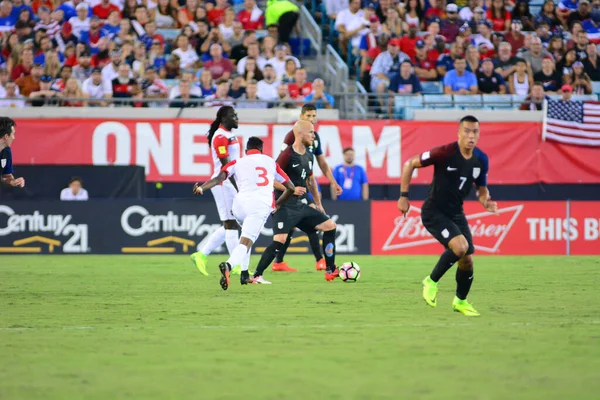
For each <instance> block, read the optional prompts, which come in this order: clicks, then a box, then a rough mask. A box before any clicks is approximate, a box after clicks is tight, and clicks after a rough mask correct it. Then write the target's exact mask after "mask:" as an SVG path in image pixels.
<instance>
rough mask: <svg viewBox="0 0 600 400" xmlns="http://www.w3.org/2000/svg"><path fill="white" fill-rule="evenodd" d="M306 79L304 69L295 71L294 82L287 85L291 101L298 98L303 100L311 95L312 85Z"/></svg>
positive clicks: (306, 75)
mask: <svg viewBox="0 0 600 400" xmlns="http://www.w3.org/2000/svg"><path fill="white" fill-rule="evenodd" d="M307 77H308V74H307V73H306V69H304V68H298V69H296V73H295V74H294V82H293V83H290V84H288V90H289V91H290V97H291V98H292V99H297V98H299V97H302V98H304V97H306V96H308V95H309V94H311V93H312V83H311V82H308V81H307V80H306V79H307Z"/></svg>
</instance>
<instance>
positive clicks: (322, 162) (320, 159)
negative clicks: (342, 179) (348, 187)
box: [317, 144, 343, 196]
mask: <svg viewBox="0 0 600 400" xmlns="http://www.w3.org/2000/svg"><path fill="white" fill-rule="evenodd" d="M319 146H320V144H319ZM317 164H319V168H320V169H321V172H323V175H325V176H326V177H327V180H328V181H329V184H330V185H331V187H332V188H333V189H334V190H335V194H336V195H337V196H339V195H340V194H342V192H343V190H342V187H341V186H340V185H338V183H337V181H336V180H335V178H334V177H333V174H332V173H331V168H329V164H327V160H326V159H325V156H324V155H323V154H320V155H318V156H317ZM332 193H333V191H332Z"/></svg>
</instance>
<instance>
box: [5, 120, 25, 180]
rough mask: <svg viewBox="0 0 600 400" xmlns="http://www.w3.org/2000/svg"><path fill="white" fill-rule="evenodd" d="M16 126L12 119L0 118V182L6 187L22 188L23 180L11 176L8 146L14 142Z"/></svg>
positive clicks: (11, 165) (10, 157)
mask: <svg viewBox="0 0 600 400" xmlns="http://www.w3.org/2000/svg"><path fill="white" fill-rule="evenodd" d="M16 125H17V124H16V123H15V121H13V120H12V119H10V118H8V117H0V182H2V183H3V184H5V185H7V186H12V187H24V186H25V179H23V178H15V177H14V176H13V163H12V151H11V150H10V145H11V144H12V142H13V141H14V140H15V126H16Z"/></svg>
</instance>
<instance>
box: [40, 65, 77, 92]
mask: <svg viewBox="0 0 600 400" xmlns="http://www.w3.org/2000/svg"><path fill="white" fill-rule="evenodd" d="M44 74H45V75H50V76H57V75H58V74H49V73H48V67H47V66H46V71H44ZM72 76H73V68H72V67H70V66H68V65H63V66H62V68H60V77H59V78H58V79H56V80H55V81H54V83H53V84H52V89H55V90H58V91H59V92H62V91H63V90H65V84H66V82H67V80H69V78H71V77H72Z"/></svg>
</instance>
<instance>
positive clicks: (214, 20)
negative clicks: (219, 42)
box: [206, 0, 229, 27]
mask: <svg viewBox="0 0 600 400" xmlns="http://www.w3.org/2000/svg"><path fill="white" fill-rule="evenodd" d="M228 7H229V4H228V3H227V0H217V5H216V6H214V7H213V8H212V9H210V10H209V11H208V12H207V13H206V17H207V18H208V22H210V24H211V25H212V26H214V27H217V26H219V24H220V23H222V22H223V21H225V9H227V8H228Z"/></svg>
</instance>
